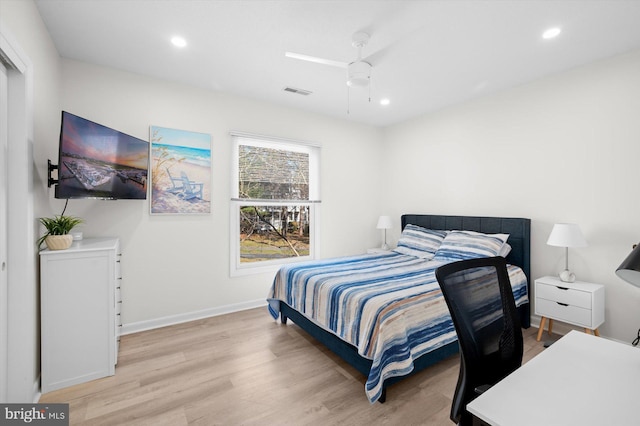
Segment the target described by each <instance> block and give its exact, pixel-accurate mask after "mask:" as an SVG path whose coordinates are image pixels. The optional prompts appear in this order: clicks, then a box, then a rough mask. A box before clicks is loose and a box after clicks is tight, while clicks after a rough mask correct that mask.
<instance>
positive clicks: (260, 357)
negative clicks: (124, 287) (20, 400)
mask: <svg viewBox="0 0 640 426" xmlns="http://www.w3.org/2000/svg"><path fill="white" fill-rule="evenodd" d="M536 331H537V329H535V328H529V329H528V330H525V331H524V335H525V355H524V358H525V362H526V361H527V360H529V359H530V358H532V357H533V356H535V355H537V354H538V353H539V352H541V351H542V350H543V349H544V348H543V342H536V341H535V338H536ZM457 376H458V357H457V356H454V357H452V358H449V359H447V360H445V361H443V362H441V363H439V364H437V365H435V366H433V367H431V368H430V369H428V370H425V371H423V372H421V373H419V374H417V375H415V376H413V377H410V378H408V379H406V380H404V381H402V382H400V383H397V384H395V385H392V386H390V387H389V389H388V390H387V402H386V403H384V404H380V403H376V404H373V405H371V404H370V403H369V401H368V400H367V398H366V397H365V394H364V382H365V378H364V376H362V375H361V374H360V373H358V372H357V371H356V370H354V369H353V368H351V367H350V366H349V365H347V364H346V363H344V362H343V361H342V360H340V359H339V358H338V357H336V356H335V355H333V353H331V352H330V351H328V350H327V349H326V348H324V347H323V346H322V345H320V344H319V343H318V342H317V341H315V340H314V339H313V338H311V337H309V336H308V335H307V334H306V333H305V332H304V331H302V330H301V329H300V328H299V327H298V326H296V325H295V324H293V323H292V322H291V321H289V322H288V324H287V325H282V324H280V322H279V321H274V320H273V319H272V318H271V316H269V314H268V313H267V310H266V308H261V309H252V310H248V311H243V312H238V313H233V314H229V315H223V316H218V317H213V318H208V319H204V320H199V321H194V322H190V323H186V324H180V325H176V326H171V327H165V328H162V329H157V330H152V331H146V332H142V333H137V334H132V335H128V336H123V337H122V340H121V344H120V354H119V360H118V366H117V367H116V374H115V376H112V377H107V378H104V379H100V380H94V381H92V382H89V383H85V384H81V385H77V386H73V387H70V388H66V389H61V390H58V391H55V392H50V393H47V394H45V395H43V396H42V398H41V399H40V402H42V403H46V402H64V403H69V404H70V420H71V421H70V423H71V424H72V425H136V426H138V425H154V426H158V425H171V426H180V425H207V426H209V425H296V426H298V425H394V426H395V425H447V426H451V425H453V423H452V422H451V421H450V420H449V408H450V404H451V396H452V395H453V391H454V388H455V384H456V380H457Z"/></svg>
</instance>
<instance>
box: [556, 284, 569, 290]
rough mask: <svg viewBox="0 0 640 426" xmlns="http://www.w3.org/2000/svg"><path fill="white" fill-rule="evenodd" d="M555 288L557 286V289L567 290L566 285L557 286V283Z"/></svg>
mask: <svg viewBox="0 0 640 426" xmlns="http://www.w3.org/2000/svg"><path fill="white" fill-rule="evenodd" d="M556 288H557V289H559V290H569V288H568V287H560V286H558V285H557V286H556Z"/></svg>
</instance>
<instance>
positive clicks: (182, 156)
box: [150, 126, 211, 214]
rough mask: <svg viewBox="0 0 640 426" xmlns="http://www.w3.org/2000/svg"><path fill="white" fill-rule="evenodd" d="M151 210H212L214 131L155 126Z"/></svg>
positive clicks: (209, 211)
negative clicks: (193, 130)
mask: <svg viewBox="0 0 640 426" xmlns="http://www.w3.org/2000/svg"><path fill="white" fill-rule="evenodd" d="M150 139H151V214H207V213H211V135H208V134H206V133H197V132H188V131H185V130H176V129H167V128H165V127H157V126H151V128H150Z"/></svg>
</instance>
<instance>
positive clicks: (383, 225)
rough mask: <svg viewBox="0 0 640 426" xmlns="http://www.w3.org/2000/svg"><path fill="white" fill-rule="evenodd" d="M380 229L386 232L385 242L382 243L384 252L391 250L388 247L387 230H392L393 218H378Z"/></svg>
mask: <svg viewBox="0 0 640 426" xmlns="http://www.w3.org/2000/svg"><path fill="white" fill-rule="evenodd" d="M376 228H378V229H383V230H384V240H383V242H382V250H389V246H388V245H387V229H391V228H392V224H391V217H389V216H380V217H379V218H378V226H376Z"/></svg>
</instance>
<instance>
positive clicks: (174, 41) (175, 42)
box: [171, 36, 187, 47]
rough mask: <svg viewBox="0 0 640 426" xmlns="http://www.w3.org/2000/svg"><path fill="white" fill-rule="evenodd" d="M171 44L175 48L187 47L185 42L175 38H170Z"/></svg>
mask: <svg viewBox="0 0 640 426" xmlns="http://www.w3.org/2000/svg"><path fill="white" fill-rule="evenodd" d="M171 43H172V44H173V45H174V46H176V47H185V46H186V45H187V40H185V39H184V38H182V37H179V36H175V37H173V38H171Z"/></svg>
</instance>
